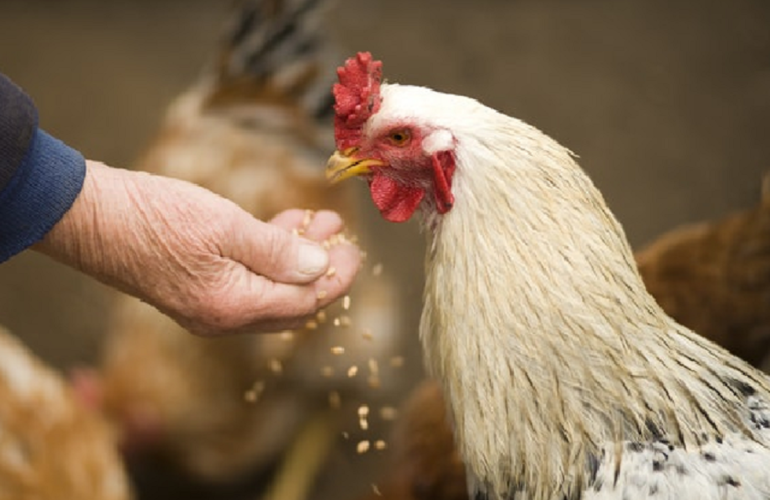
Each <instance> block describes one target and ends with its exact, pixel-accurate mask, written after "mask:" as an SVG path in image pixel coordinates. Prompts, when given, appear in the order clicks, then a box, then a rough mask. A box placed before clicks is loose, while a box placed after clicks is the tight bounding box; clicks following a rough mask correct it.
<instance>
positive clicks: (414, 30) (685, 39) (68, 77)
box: [0, 0, 770, 484]
mask: <svg viewBox="0 0 770 500" xmlns="http://www.w3.org/2000/svg"><path fill="white" fill-rule="evenodd" d="M227 8H228V2H223V1H214V0H184V1H182V0H169V1H164V2H151V1H149V0H145V1H142V0H133V1H129V0H112V1H110V2H103V1H83V0H79V1H75V0H58V1H53V0H49V1H43V0H3V1H2V4H0V71H2V72H3V73H5V74H6V75H8V76H9V77H10V78H11V79H13V80H14V81H15V82H16V83H18V84H19V85H21V86H22V87H23V88H24V89H25V90H26V91H27V92H28V93H29V94H30V95H31V96H32V97H33V98H34V99H35V101H36V103H37V106H38V108H39V112H40V121H41V124H42V127H44V128H45V129H47V130H48V131H49V132H51V133H53V134H54V135H55V136H57V137H59V138H61V139H62V140H64V141H65V142H67V143H69V144H70V145H72V146H74V147H75V148H77V149H79V150H80V151H82V152H83V153H84V154H85V155H86V156H88V157H89V158H94V159H99V160H103V161H105V162H107V163H109V164H110V165H113V166H120V167H126V168H131V166H132V163H133V162H134V161H135V159H136V158H137V157H138V155H139V154H140V153H141V152H142V150H143V148H144V147H145V146H146V145H147V144H148V143H149V142H150V141H151V139H152V138H153V134H155V133H156V131H157V129H158V126H159V122H160V119H161V117H162V116H163V114H164V112H165V109H166V107H167V106H168V104H169V103H170V102H171V100H172V99H173V98H174V97H175V96H177V95H178V94H179V93H180V92H182V91H183V90H184V89H185V88H186V87H188V86H189V85H190V83H191V82H193V81H194V80H195V79H196V77H197V76H198V75H199V74H200V72H201V71H202V69H203V68H204V66H205V65H206V64H207V63H209V62H210V61H211V58H212V57H213V55H214V53H215V49H216V45H217V42H218V40H219V37H220V29H221V25H222V23H223V21H224V19H225V17H226V14H227ZM328 23H329V24H328V25H329V27H330V28H329V35H330V36H331V37H332V38H334V39H335V40H336V41H337V42H338V44H339V46H340V47H341V54H342V55H343V56H347V55H348V54H352V53H354V52H356V51H359V50H369V51H371V52H372V53H373V54H374V55H375V57H377V58H380V59H382V60H383V61H384V72H385V75H386V77H387V78H388V79H389V80H391V81H399V82H404V83H411V84H419V85H425V86H429V87H432V88H435V89H437V90H441V91H445V92H451V93H458V94H465V95H469V96H472V97H475V98H477V99H479V100H480V101H482V102H484V103H485V104H487V105H490V106H492V107H494V108H497V109H499V110H501V111H503V112H505V113H506V114H510V115H514V116H517V117H519V118H521V119H523V120H525V121H527V122H530V123H532V124H534V125H536V126H537V127H538V128H540V129H542V130H544V131H545V132H546V133H548V134H549V135H551V136H553V137H554V138H556V139H557V140H558V141H559V142H561V143H562V144H564V145H566V146H567V147H569V148H570V149H571V150H572V151H574V152H575V153H576V154H577V155H578V156H579V157H580V160H579V161H580V163H581V165H582V166H583V168H584V169H585V170H587V171H588V172H589V174H590V175H591V177H592V178H593V179H594V181H595V182H596V184H597V185H598V186H599V188H600V189H601V190H602V191H603V193H604V194H605V197H606V198H607V200H608V202H609V205H610V206H611V208H612V209H613V210H614V211H615V213H616V215H617V216H618V218H619V219H620V221H621V222H622V223H623V224H624V225H625V228H626V230H627V232H628V235H629V237H630V240H631V242H632V244H633V245H634V246H635V247H638V246H640V245H642V244H643V243H645V242H647V241H649V240H651V239H652V238H654V237H655V236H656V235H658V234H660V233H662V232H663V231H665V230H668V229H671V228H673V227H675V226H677V225H680V224H682V223H686V222H693V221H699V220H703V219H710V218H714V217H718V216H721V215H723V214H726V213H728V212H730V211H734V210H738V209H741V208H744V207H748V206H750V205H753V204H754V203H756V201H757V200H758V198H759V185H760V179H761V176H762V174H763V173H765V172H767V171H770V139H769V138H768V132H769V131H770V130H769V128H768V121H770V28H768V27H769V26H770V3H768V2H767V1H766V0H734V1H732V2H726V1H724V0H680V1H678V2H669V1H664V0H625V1H616V0H582V1H564V0H537V1H535V0H477V1H475V2H464V1H459V0H423V1H420V2H414V1H411V0H391V1H387V2H383V1H377V0H339V1H338V2H336V6H335V7H334V8H333V9H332V10H331V12H330V14H329V16H328ZM318 168H319V169H322V168H323V165H321V164H319V165H318ZM360 191H361V193H360V194H361V196H365V195H366V193H365V190H363V189H361V190H360ZM364 206H366V207H368V210H369V211H368V212H367V213H366V220H367V224H368V225H369V227H370V228H373V231H374V232H376V233H377V235H378V238H377V240H376V246H375V248H369V249H367V250H369V252H370V253H374V254H375V255H376V258H377V259H378V260H379V261H381V262H382V263H383V264H384V266H383V268H384V269H385V270H386V272H388V273H390V274H391V275H392V276H394V278H395V279H397V280H398V282H399V283H400V287H399V291H400V293H402V294H404V296H405V297H408V298H411V299H412V300H411V302H412V303H413V304H414V309H413V310H410V311H408V312H407V317H408V318H409V319H408V321H409V322H411V323H410V324H411V325H412V326H411V329H409V328H408V329H407V330H408V331H407V333H409V332H410V331H411V333H413V334H414V335H413V336H411V337H408V338H411V341H410V342H411V344H410V347H409V350H411V349H415V350H416V349H417V344H416V318H417V313H418V311H419V297H420V294H421V290H422V284H421V282H420V279H419V277H420V275H421V272H422V271H421V270H422V258H423V255H422V238H421V237H420V235H419V233H418V230H417V227H416V226H415V225H413V224H412V223H410V224H407V225H403V226H395V225H391V224H386V223H385V222H383V221H381V220H380V219H379V217H378V216H377V215H376V214H375V213H373V210H371V207H369V204H365V205H364ZM109 295H110V293H109V291H108V290H107V289H106V288H104V287H102V286H101V285H99V284H96V283H95V282H93V281H92V280H90V279H87V278H83V277H82V276H80V275H78V274H77V273H74V272H73V271H71V270H68V269H65V268H63V267H62V266H59V265H57V264H55V263H53V262H51V261H49V260H48V259H46V258H42V257H40V256H38V255H35V254H32V253H29V252H28V253H26V254H22V255H20V256H18V257H16V258H14V259H12V260H11V261H10V262H8V263H6V264H3V265H2V266H0V323H2V324H4V325H6V326H8V327H9V328H10V330H11V331H13V332H14V333H16V334H17V335H19V336H21V337H22V338H23V339H24V341H25V342H26V343H27V344H28V345H29V346H31V348H32V349H33V350H34V351H35V352H36V353H37V354H39V355H40V356H41V357H42V358H44V359H45V360H48V361H50V362H51V363H53V364H54V365H56V366H58V367H61V368H63V369H67V368H69V367H72V366H74V365H78V364H83V363H92V362H93V361H94V359H95V357H96V355H97V353H98V349H99V346H100V342H101V339H102V334H103V331H104V328H105V323H104V322H105V318H104V310H105V305H106V304H107V301H108V299H109ZM411 354H415V352H411ZM412 359H414V360H415V361H416V362H415V363H413V364H412V370H413V371H414V377H415V378H416V377H418V376H419V373H420V369H419V356H417V355H415V356H412ZM366 481H367V478H365V477H364V478H361V481H360V482H362V483H363V484H366Z"/></svg>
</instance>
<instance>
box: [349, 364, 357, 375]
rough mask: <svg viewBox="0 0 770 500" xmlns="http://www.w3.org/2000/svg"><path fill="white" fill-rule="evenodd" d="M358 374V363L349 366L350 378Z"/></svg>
mask: <svg viewBox="0 0 770 500" xmlns="http://www.w3.org/2000/svg"><path fill="white" fill-rule="evenodd" d="M356 374H358V367H357V366H356V365H353V366H351V367H350V368H348V378H353V377H355V376H356Z"/></svg>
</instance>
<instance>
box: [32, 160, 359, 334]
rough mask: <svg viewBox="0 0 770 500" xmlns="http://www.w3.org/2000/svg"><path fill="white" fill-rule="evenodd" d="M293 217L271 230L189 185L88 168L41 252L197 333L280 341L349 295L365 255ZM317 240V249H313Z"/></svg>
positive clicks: (332, 219)
mask: <svg viewBox="0 0 770 500" xmlns="http://www.w3.org/2000/svg"><path fill="white" fill-rule="evenodd" d="M305 222H308V221H307V219H306V212H305V211H303V210H289V211H286V212H283V213H281V214H280V215H278V216H277V217H276V218H275V219H274V220H273V221H272V222H271V223H266V222H262V221H259V220H257V219H255V218H254V217H252V216H251V215H250V214H248V213H247V212H245V211H244V210H242V209H241V208H240V207H238V206H237V205H235V204H234V203H232V202H230V201H228V200H226V199H224V198H222V197H220V196H218V195H216V194H214V193H211V192H210V191H207V190H205V189H203V188H201V187H198V186H195V185H193V184H190V183H188V182H184V181H180V180H176V179H170V178H166V177H160V176H154V175H150V174H147V173H142V172H131V171H127V170H121V169H114V168H110V167H107V166H105V165H103V164H100V163H97V162H91V161H89V162H88V173H87V175H86V180H85V185H84V186H83V191H82V192H81V193H80V196H79V197H78V199H77V200H76V201H75V203H74V205H73V206H72V208H71V209H70V210H69V212H67V214H66V215H65V216H64V218H63V219H62V220H61V221H60V222H59V223H58V224H57V225H56V226H55V227H54V228H53V229H52V230H51V232H49V233H48V235H46V237H45V238H44V239H43V241H42V242H40V243H38V244H37V245H36V246H35V248H36V249H37V250H39V251H41V252H43V253H46V254H48V255H50V256H52V257H54V258H55V259H57V260H60V261H62V262H64V263H66V264H69V265H71V266H73V267H76V268H78V269H80V270H82V271H84V272H86V273H88V274H90V275H92V276H94V277H95V278H97V279H99V280H100V281H102V282H104V283H107V284H108V285H112V286H115V287H116V288H119V289H121V290H123V291H125V292H127V293H130V294H132V295H135V296H137V297H139V298H140V299H142V300H145V301H147V302H148V303H150V304H152V305H154V306H155V307H157V308H158V309H159V310H161V311H162V312H164V313H166V314H168V315H169V316H170V317H172V318H174V319H175V320H176V321H177V322H179V323H180V324H181V325H182V326H184V327H185V328H187V329H188V330H190V331H191V332H193V333H197V334H202V335H213V334H218V333H237V332H250V331H261V332H269V331H279V330H283V329H287V328H294V327H297V326H300V325H301V324H303V322H304V321H305V320H306V319H307V317H308V316H309V315H312V314H314V313H315V312H316V311H317V310H318V309H319V308H321V307H324V306H326V305H328V304H329V303H331V302H333V301H334V300H335V299H337V298H339V297H340V296H341V295H342V294H344V293H345V292H346V291H347V290H348V288H349V287H350V285H351V284H352V281H353V279H354V277H355V275H356V272H357V271H358V268H359V265H360V252H359V250H358V248H356V247H355V246H354V245H352V244H349V243H340V244H337V245H333V246H331V248H330V249H329V250H328V251H326V250H325V249H324V248H323V247H322V246H321V245H319V244H318V243H315V242H321V241H325V240H326V239H328V238H329V237H330V236H332V235H334V234H336V233H338V232H340V231H341V230H342V227H343V224H342V220H341V219H340V217H339V216H338V215H337V214H335V213H332V212H319V213H317V214H314V216H313V217H312V218H311V219H310V221H309V223H308V224H307V227H306V228H303V229H304V232H303V235H304V237H300V236H297V235H296V234H293V233H292V231H291V230H292V229H293V228H300V227H301V226H303V223H305ZM311 240H313V241H311Z"/></svg>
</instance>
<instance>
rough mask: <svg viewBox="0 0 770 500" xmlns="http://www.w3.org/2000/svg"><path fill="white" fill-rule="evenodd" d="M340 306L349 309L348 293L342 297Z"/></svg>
mask: <svg viewBox="0 0 770 500" xmlns="http://www.w3.org/2000/svg"><path fill="white" fill-rule="evenodd" d="M342 308H343V309H345V310H346V311H347V310H348V309H350V295H345V296H344V297H342Z"/></svg>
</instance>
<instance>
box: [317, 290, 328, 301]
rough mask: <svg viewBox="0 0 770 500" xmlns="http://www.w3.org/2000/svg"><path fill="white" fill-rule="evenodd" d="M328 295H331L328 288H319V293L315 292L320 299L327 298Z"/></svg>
mask: <svg viewBox="0 0 770 500" xmlns="http://www.w3.org/2000/svg"><path fill="white" fill-rule="evenodd" d="M327 295H329V292H327V291H326V290H318V293H317V294H315V296H316V298H317V299H318V300H323V299H325V298H326V296H327Z"/></svg>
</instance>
